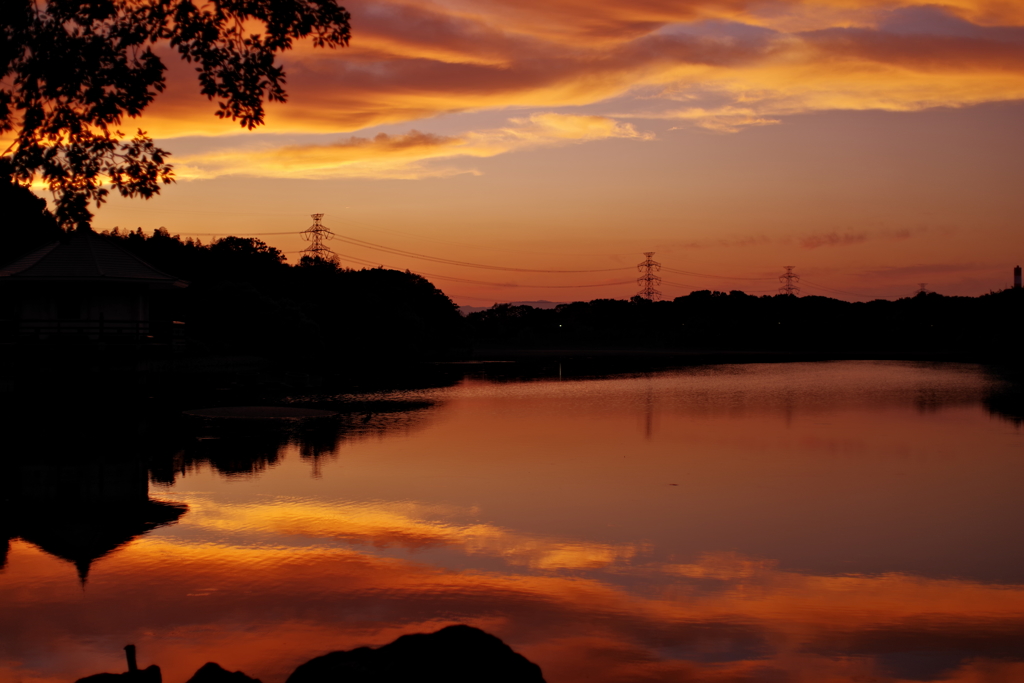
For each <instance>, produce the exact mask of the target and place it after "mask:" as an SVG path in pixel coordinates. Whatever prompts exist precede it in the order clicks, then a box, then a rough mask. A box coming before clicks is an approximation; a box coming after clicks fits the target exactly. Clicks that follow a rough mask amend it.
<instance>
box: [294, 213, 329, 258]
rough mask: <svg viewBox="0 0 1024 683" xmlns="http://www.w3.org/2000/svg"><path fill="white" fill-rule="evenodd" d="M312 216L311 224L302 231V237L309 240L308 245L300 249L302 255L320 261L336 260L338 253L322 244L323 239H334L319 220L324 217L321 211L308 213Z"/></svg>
mask: <svg viewBox="0 0 1024 683" xmlns="http://www.w3.org/2000/svg"><path fill="white" fill-rule="evenodd" d="M310 215H311V216H312V218H313V225H311V226H309V227H308V228H306V230H304V231H303V232H302V239H304V240H306V241H307V242H309V246H308V247H306V248H305V249H303V250H302V254H303V256H309V257H311V258H314V259H318V260H320V261H329V262H330V263H337V262H338V255H337V254H335V253H334V252H333V251H331V248H330V247H328V246H327V245H325V244H324V240H332V239H334V233H333V232H331V229H330V228H328V227H327V226H325V225H324V224H323V223H321V222H320V220H321V219H322V218H323V217H324V215H323V214H322V213H314V214H310Z"/></svg>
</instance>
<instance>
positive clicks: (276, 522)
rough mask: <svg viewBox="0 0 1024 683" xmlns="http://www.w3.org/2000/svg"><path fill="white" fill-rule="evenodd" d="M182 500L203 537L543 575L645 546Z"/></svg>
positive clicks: (343, 512)
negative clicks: (470, 562)
mask: <svg viewBox="0 0 1024 683" xmlns="http://www.w3.org/2000/svg"><path fill="white" fill-rule="evenodd" d="M181 499H182V500H184V501H187V502H188V504H189V508H190V510H191V514H190V517H189V522H190V524H189V526H190V527H192V528H193V529H196V530H201V533H202V532H206V533H210V534H214V535H222V534H224V533H225V532H231V533H236V532H237V533H243V534H253V533H256V534H270V535H274V536H275V537H276V541H275V543H293V542H294V537H303V538H308V539H333V540H339V541H343V542H345V543H346V544H350V545H354V546H373V547H375V548H392V547H394V548H402V549H405V550H410V551H417V550H424V549H428V548H441V547H445V548H451V549H456V550H458V551H460V552H462V553H465V554H467V555H481V556H487V557H494V558H500V559H501V560H502V561H504V562H505V563H507V564H508V565H510V566H522V567H529V568H531V569H537V570H555V569H596V568H600V567H605V566H608V565H612V564H615V563H623V562H628V561H629V560H630V559H631V558H633V557H634V556H636V555H637V554H638V553H639V552H641V551H642V550H643V544H634V543H626V544H607V543H585V542H577V541H570V540H564V539H563V540H557V539H547V538H540V537H537V536H532V535H528V534H521V533H516V532H513V531H510V530H507V529H503V528H501V527H497V526H494V525H492V524H479V523H458V522H456V521H452V520H453V518H456V517H460V518H465V517H471V516H472V511H471V510H461V509H458V508H455V507H454V506H439V505H430V506H427V505H420V504H417V503H413V502H394V503H391V502H388V503H384V502H377V503H323V502H320V501H315V500H278V501H277V502H276V504H261V505H238V504H231V503H225V502H218V501H216V500H214V499H212V498H209V497H206V496H202V495H188V496H182V497H181Z"/></svg>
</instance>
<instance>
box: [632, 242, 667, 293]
mask: <svg viewBox="0 0 1024 683" xmlns="http://www.w3.org/2000/svg"><path fill="white" fill-rule="evenodd" d="M644 256H646V257H647V259H646V260H644V262H643V263H640V264H638V265H637V267H636V269H637V270H639V271H640V273H641V275H640V277H638V278H637V279H636V283H637V284H638V285H640V292H639V293H638V294H637V296H641V297H643V298H644V299H647V300H648V301H656V300H658V299H660V298H661V292H659V291H658V290H657V289H656V287H657V286H658V285H660V284H661V277H660V276H658V275H655V273H656V272H658V271H659V270H661V264H660V263H658V262H657V261H655V260H654V259H652V258H651V257H652V256H654V252H653V251H645V252H644Z"/></svg>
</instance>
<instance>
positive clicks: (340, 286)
mask: <svg viewBox="0 0 1024 683" xmlns="http://www.w3.org/2000/svg"><path fill="white" fill-rule="evenodd" d="M110 237H111V238H113V239H116V240H118V241H119V243H120V244H122V245H123V246H124V247H126V248H127V249H129V250H130V251H132V252H134V253H136V254H137V255H138V256H140V257H141V258H143V259H145V260H146V261H147V262H149V263H151V264H153V265H154V266H156V267H157V268H160V269H161V270H165V271H166V272H171V273H174V274H175V275H177V276H178V277H181V278H183V279H186V280H189V281H190V286H189V288H188V290H187V291H186V292H185V293H184V295H183V296H181V297H177V298H178V301H177V302H175V303H173V306H175V308H174V309H173V310H172V311H170V312H169V315H170V316H171V317H173V318H174V319H176V320H184V321H185V322H187V323H188V329H189V335H190V338H191V339H192V340H193V341H194V342H195V343H196V344H199V345H201V346H202V347H203V348H204V349H206V350H208V351H211V352H216V353H256V354H265V355H268V356H272V357H274V358H276V359H279V360H280V359H285V360H289V361H290V362H294V363H308V359H309V358H310V357H312V356H315V355H317V354H330V356H329V357H330V359H331V365H333V366H338V365H345V364H346V363H353V362H360V363H365V362H366V361H368V360H373V359H389V360H392V361H401V360H403V359H406V360H419V359H423V358H428V357H435V356H438V355H440V354H442V353H444V351H445V350H446V349H448V348H450V347H451V346H452V345H454V344H456V343H457V342H458V335H459V333H460V330H461V325H462V322H463V320H462V317H461V315H460V314H459V311H458V308H457V307H456V306H455V304H454V303H453V302H452V301H451V299H449V298H448V297H447V296H445V294H444V293H443V292H441V291H440V290H439V289H437V288H436V287H434V286H433V285H432V284H431V283H430V282H429V281H427V280H426V279H425V278H423V277H421V276H419V275H415V274H413V273H410V272H408V271H406V272H404V273H403V272H401V271H396V270H387V269H384V268H373V269H368V270H358V271H357V270H349V269H346V268H342V267H340V266H338V265H337V264H335V263H331V262H329V261H324V260H319V259H310V258H308V257H305V258H303V259H301V260H300V262H299V264H298V265H295V266H291V265H288V263H287V262H286V260H285V257H284V255H283V254H282V253H281V252H280V251H278V250H277V249H274V248H273V247H270V246H268V245H266V244H265V243H264V242H262V241H260V240H258V239H254V238H241V237H227V238H224V239H222V240H218V241H216V242H214V243H213V244H210V245H203V244H201V243H200V242H197V241H193V240H181V239H179V238H177V237H175V236H171V235H170V234H169V233H168V232H167V231H166V230H162V229H161V230H157V231H156V232H155V233H154V234H152V235H145V234H143V233H142V231H141V230H136V231H133V232H127V233H122V232H121V231H120V230H115V231H114V232H113V233H111V234H110Z"/></svg>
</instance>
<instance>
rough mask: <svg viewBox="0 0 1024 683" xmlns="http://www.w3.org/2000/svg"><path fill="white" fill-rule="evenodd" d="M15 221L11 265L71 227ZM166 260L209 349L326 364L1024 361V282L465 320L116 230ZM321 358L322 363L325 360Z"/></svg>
mask: <svg viewBox="0 0 1024 683" xmlns="http://www.w3.org/2000/svg"><path fill="white" fill-rule="evenodd" d="M0 200H3V201H4V204H5V207H6V211H7V214H8V216H10V217H11V219H12V220H11V221H9V222H8V223H7V225H6V229H2V228H0V262H3V263H6V262H10V261H11V260H13V259H14V258H16V257H17V256H20V255H21V254H23V253H25V252H26V251H29V250H30V249H32V248H35V247H38V246H42V245H44V244H46V243H48V242H52V241H54V240H55V239H59V238H60V237H61V236H63V235H64V234H65V233H64V232H63V231H62V230H61V228H60V227H59V226H58V225H57V223H56V222H55V221H54V219H53V217H52V216H51V215H50V214H49V212H48V211H47V210H46V205H45V202H44V201H43V200H42V199H39V198H38V197H36V196H35V195H33V194H32V193H31V192H29V191H28V190H27V189H25V188H23V187H20V186H17V185H15V184H12V183H10V182H6V183H0ZM106 234H108V238H109V239H111V240H114V241H116V242H117V243H118V244H120V245H121V246H122V247H124V248H125V249H127V250H128V251H130V252H132V253H134V254H136V255H138V256H139V257H140V258H142V259H143V260H145V261H147V262H149V263H151V264H152V265H154V266H155V267H157V268H159V269H161V270H163V271H165V272H167V273H169V274H171V275H174V276H176V277H179V278H182V279H184V280H187V281H189V283H190V286H189V287H188V288H187V289H186V290H184V291H183V292H169V293H166V294H164V295H161V296H158V297H157V298H156V299H155V300H154V301H153V306H154V317H155V318H157V317H159V318H164V319H174V320H182V321H184V322H186V324H187V337H188V340H189V345H190V348H191V349H192V350H193V351H194V352H197V353H209V354H220V355H223V354H257V355H262V356H266V357H269V358H272V359H277V360H282V359H287V360H288V361H289V362H290V363H295V364H302V365H304V366H305V367H307V368H308V369H310V370H311V371H314V372H316V371H321V372H322V368H324V367H337V368H343V367H345V366H347V365H359V364H365V363H366V362H368V361H370V362H372V361H374V360H387V361H389V362H394V361H401V360H413V361H415V360H427V359H432V360H437V359H444V358H469V357H472V351H471V349H476V350H477V351H484V352H497V351H500V350H502V349H542V348H544V349H555V350H557V349H598V348H601V349H625V350H637V349H663V350H681V351H693V350H697V351H725V352H730V351H769V352H794V353H819V354H837V355H841V356H843V357H854V356H858V355H861V356H872V357H884V356H886V355H889V354H899V355H901V356H914V355H921V356H936V355H938V356H946V357H954V356H956V357H963V358H964V359H969V360H1014V361H1016V359H1017V358H1019V352H1018V350H1017V349H1018V347H1019V344H1020V340H1021V337H1022V333H1024V316H1022V313H1024V289H1007V290H1002V291H998V292H990V293H988V294H985V295H982V296H979V297H963V296H943V295H941V294H937V293H934V292H927V293H919V294H917V295H916V296H913V297H907V298H903V299H899V300H897V301H886V300H875V301H868V302H847V301H842V300H839V299H832V298H828V297H823V296H803V297H796V296H790V295H782V294H779V295H766V296H754V295H748V294H745V293H744V292H741V291H731V292H719V291H710V290H701V291H695V292H691V293H690V294H688V295H686V296H680V297H676V298H675V299H673V300H671V301H650V300H647V299H643V298H640V297H633V298H632V299H596V300H593V301H589V302H584V301H577V302H573V303H569V304H562V305H559V306H557V307H555V308H553V309H542V308H534V307H532V306H528V305H513V304H496V305H494V306H493V307H492V308H490V309H487V310H484V311H478V312H474V313H471V314H469V315H468V316H465V317H463V316H462V315H460V313H459V310H458V307H457V306H456V305H455V304H454V303H453V302H452V300H451V299H450V298H448V296H446V295H445V294H444V293H443V292H442V291H441V290H439V289H438V288H436V287H435V286H434V285H433V284H431V283H430V282H429V281H428V280H427V279H425V278H424V277H422V276H420V275H416V274H414V273H411V272H409V271H405V272H402V271H397V270H389V269H385V268H382V267H381V268H371V269H363V270H353V269H349V268H344V267H341V266H339V265H338V264H336V263H333V262H331V261H328V260H323V259H316V258H310V257H308V256H304V257H302V258H301V259H300V260H299V262H298V263H297V264H295V265H291V264H289V263H288V262H287V260H286V258H285V255H284V254H283V253H282V252H281V251H280V250H278V249H275V248H274V247H271V246H269V245H267V244H266V243H264V242H263V241H261V240H259V239H255V238H251V237H225V238H223V239H220V240H216V241H214V242H213V243H210V244H203V243H202V242H200V241H198V240H193V239H191V238H190V239H181V238H180V237H178V236H176V235H171V234H170V233H169V232H168V231H167V230H165V229H163V228H161V229H159V230H157V231H155V232H154V233H152V234H149V235H147V234H144V233H143V232H142V230H141V229H136V230H129V231H121V230H119V229H116V228H115V229H114V230H113V231H111V232H109V233H106ZM318 368H319V370H318Z"/></svg>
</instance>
